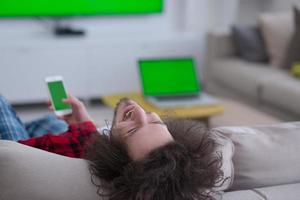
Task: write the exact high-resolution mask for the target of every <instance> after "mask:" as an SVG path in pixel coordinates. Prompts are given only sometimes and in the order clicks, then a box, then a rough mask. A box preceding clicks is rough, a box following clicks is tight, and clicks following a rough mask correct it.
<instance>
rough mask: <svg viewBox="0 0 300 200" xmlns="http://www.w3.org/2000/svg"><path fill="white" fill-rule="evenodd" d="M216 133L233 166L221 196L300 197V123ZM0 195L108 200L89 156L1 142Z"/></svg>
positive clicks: (229, 199)
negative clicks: (97, 184)
mask: <svg viewBox="0 0 300 200" xmlns="http://www.w3.org/2000/svg"><path fill="white" fill-rule="evenodd" d="M213 132H216V133H218V134H221V135H222V137H223V139H226V141H227V142H226V143H224V144H226V145H225V146H224V147H226V148H224V149H223V150H222V154H223V159H224V160H223V165H227V166H229V168H228V169H234V175H233V174H232V173H230V174H231V175H230V176H231V182H230V184H228V185H227V186H230V187H229V188H227V186H226V188H227V189H226V192H223V191H221V195H220V196H217V197H220V198H221V197H222V198H223V199H224V200H283V199H284V200H298V199H299V195H300V170H299V169H300V156H299V154H298V152H300V145H299V143H300V122H294V123H285V124H276V125H271V126H254V127H222V128H217V129H214V130H213ZM228 145H230V146H228ZM231 149H232V150H235V151H234V153H233V151H231ZM232 153H233V154H232ZM232 155H233V156H232ZM232 164H233V168H232V167H230V166H232ZM232 172H233V171H232ZM226 176H227V175H226ZM224 189H225V188H224ZM102 192H103V191H102ZM0 199H1V200H11V199H14V200H18V199H30V200H40V199H46V200H61V199H65V200H67V199H72V200H76V199H78V200H79V199H80V200H82V199H86V200H88V199H105V198H100V197H98V196H97V189H96V187H95V186H94V185H93V184H92V183H91V176H90V173H89V169H88V165H87V163H86V161H85V160H82V159H74V158H67V157H64V156H60V155H56V154H53V153H49V152H46V151H42V150H39V149H35V148H31V147H28V146H25V145H21V144H19V143H16V142H11V141H4V140H0Z"/></svg>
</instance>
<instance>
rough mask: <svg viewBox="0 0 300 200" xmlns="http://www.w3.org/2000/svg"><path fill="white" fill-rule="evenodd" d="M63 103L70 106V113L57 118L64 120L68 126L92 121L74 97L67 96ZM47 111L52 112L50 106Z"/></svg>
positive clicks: (81, 104) (82, 105)
mask: <svg viewBox="0 0 300 200" xmlns="http://www.w3.org/2000/svg"><path fill="white" fill-rule="evenodd" d="M63 102H64V103H66V104H69V105H71V107H72V113H71V114H69V115H63V116H59V118H60V119H62V120H65V121H66V122H67V123H68V124H74V123H82V122H86V121H93V120H92V118H91V117H90V115H89V114H88V112H87V110H86V108H85V106H84V104H83V103H82V102H81V101H80V100H79V99H77V98H76V97H74V96H72V95H68V98H67V99H64V100H63ZM49 109H50V110H52V111H53V108H52V106H50V107H49Z"/></svg>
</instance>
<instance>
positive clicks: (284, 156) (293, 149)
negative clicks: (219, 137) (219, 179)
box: [217, 122, 300, 190]
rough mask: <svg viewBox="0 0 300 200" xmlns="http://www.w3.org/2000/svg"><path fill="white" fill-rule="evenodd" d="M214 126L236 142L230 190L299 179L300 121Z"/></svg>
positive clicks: (295, 181)
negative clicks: (263, 124)
mask: <svg viewBox="0 0 300 200" xmlns="http://www.w3.org/2000/svg"><path fill="white" fill-rule="evenodd" d="M217 130H219V131H220V132H222V133H223V134H224V135H226V136H227V137H229V138H230V139H231V140H232V141H233V143H234V145H235V153H234V156H233V164H234V168H235V175H234V182H233V186H232V188H231V189H232V190H241V189H251V188H255V187H265V186H274V185H280V184H291V183H298V182H300V170H299V169H300V156H299V154H298V152H300V145H299V144H300V122H295V123H284V124H277V125H273V126H255V127H223V128H218V129H217Z"/></svg>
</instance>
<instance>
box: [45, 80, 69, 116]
mask: <svg viewBox="0 0 300 200" xmlns="http://www.w3.org/2000/svg"><path fill="white" fill-rule="evenodd" d="M45 81H46V83H47V86H48V91H49V96H50V99H51V103H52V106H53V108H54V112H55V114H56V115H59V116H62V115H67V114H71V113H72V108H71V106H70V105H69V104H66V103H64V102H63V101H62V100H63V99H66V98H67V93H66V89H65V86H64V82H63V77H62V76H51V77H46V78H45Z"/></svg>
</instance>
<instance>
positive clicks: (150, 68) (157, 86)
mask: <svg viewBox="0 0 300 200" xmlns="http://www.w3.org/2000/svg"><path fill="white" fill-rule="evenodd" d="M139 68H140V77H141V82H142V89H143V94H144V95H145V96H173V95H180V94H182V95H184V94H198V93H199V92H201V86H200V83H199V81H198V77H197V71H196V66H195V63H194V61H193V59H190V58H182V59H180V58H179V59H157V60H141V61H139Z"/></svg>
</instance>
